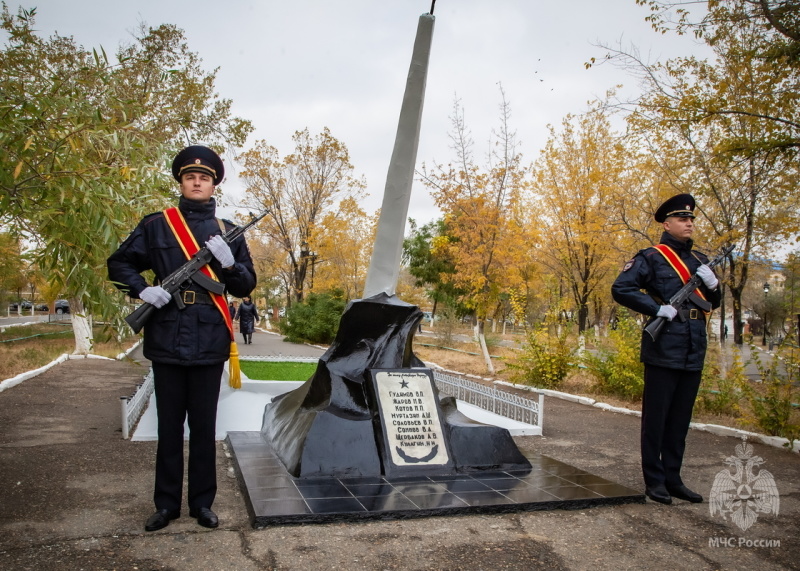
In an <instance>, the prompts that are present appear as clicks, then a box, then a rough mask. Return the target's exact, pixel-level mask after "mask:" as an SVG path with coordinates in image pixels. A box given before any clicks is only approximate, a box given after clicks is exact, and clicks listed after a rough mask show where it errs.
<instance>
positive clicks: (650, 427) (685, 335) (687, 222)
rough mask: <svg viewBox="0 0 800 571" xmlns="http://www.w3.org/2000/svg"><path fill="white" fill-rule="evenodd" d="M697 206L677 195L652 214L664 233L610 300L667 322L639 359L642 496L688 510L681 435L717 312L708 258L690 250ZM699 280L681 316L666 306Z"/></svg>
mask: <svg viewBox="0 0 800 571" xmlns="http://www.w3.org/2000/svg"><path fill="white" fill-rule="evenodd" d="M694 208H695V200H694V198H693V197H692V196H691V195H690V194H679V195H677V196H673V197H672V198H670V199H669V200H667V201H666V202H664V203H663V204H662V205H661V206H660V207H659V208H658V210H657V211H656V213H655V216H654V217H655V220H656V222H660V223H661V224H663V226H664V233H663V234H662V235H661V242H660V244H658V245H657V246H654V247H651V248H646V249H644V250H641V251H639V252H638V253H637V254H636V255H635V256H634V257H633V259H632V260H630V261H629V262H627V263H626V264H625V267H624V268H623V270H622V272H621V273H620V275H619V276H618V277H617V279H616V281H615V282H614V285H613V286H612V287H611V294H612V296H613V297H614V300H615V301H616V302H617V303H619V304H621V305H624V306H625V307H628V308H630V309H633V310H634V311H638V312H639V313H643V314H644V315H648V316H650V318H651V319H650V320H652V319H654V318H655V317H657V316H658V317H664V318H665V319H667V320H668V323H667V324H666V325H665V327H664V328H663V329H662V331H661V335H660V336H659V337H658V339H657V340H656V341H653V339H651V338H650V335H649V334H648V333H646V332H645V331H642V344H641V360H642V362H643V363H644V395H643V397H642V434H641V446H642V471H643V474H644V482H645V494H647V496H648V497H649V498H650V499H651V500H653V501H656V502H660V503H662V504H670V503H672V498H673V497H675V498H679V499H682V500H686V501H689V502H693V503H699V502H702V501H703V497H702V496H701V495H700V494H698V493H696V492H693V491H692V490H690V489H689V488H687V487H686V486H685V485H684V483H683V480H682V479H681V465H682V464H683V454H684V450H685V448H686V434H687V432H688V431H689V422H690V421H691V418H692V408H693V407H694V401H695V398H696V397H697V391H698V388H699V387H700V377H701V374H702V371H703V361H704V360H705V355H706V345H707V340H706V321H707V319H708V316H709V315H710V313H711V310H712V309H714V308H717V307H719V304H720V291H719V280H718V279H717V276H716V275H714V271H713V270H712V269H710V268H709V267H708V266H707V265H706V264H708V258H707V257H706V256H705V255H704V254H702V253H701V252H698V251H695V250H692V246H693V242H692V239H691V236H692V232H693V231H694V218H695V216H694ZM695 273H696V274H697V275H698V276H700V278H701V279H702V280H703V284H702V285H701V286H700V287H699V288H698V290H696V291H695V292H694V293H693V294H692V296H691V297H690V299H689V300H687V301H686V302H685V303H684V305H683V306H682V307H681V308H680V309H677V310H676V309H675V308H674V307H672V306H671V305H668V303H669V299H670V298H671V297H672V296H673V295H674V294H675V293H677V292H678V290H679V289H680V288H681V287H683V285H684V283H685V282H686V280H687V279H688V278H689V277H691V275H693V274H695Z"/></svg>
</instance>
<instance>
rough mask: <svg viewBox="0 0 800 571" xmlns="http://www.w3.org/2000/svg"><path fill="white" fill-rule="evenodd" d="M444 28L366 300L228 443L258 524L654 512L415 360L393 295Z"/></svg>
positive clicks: (396, 164) (402, 308)
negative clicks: (496, 417)
mask: <svg viewBox="0 0 800 571" xmlns="http://www.w3.org/2000/svg"><path fill="white" fill-rule="evenodd" d="M434 2H435V0H434ZM434 21H435V19H434V16H433V5H432V6H431V11H430V13H427V14H423V15H421V16H420V18H419V23H418V27H417V35H416V39H415V42H414V48H413V53H412V58H411V65H410V68H409V72H408V79H407V83H406V89H405V94H404V97H403V102H402V107H401V112H400V118H399V121H398V127H397V134H396V137H395V145H394V149H393V152H392V158H391V161H390V164H389V170H388V174H387V179H386V187H385V190H384V196H383V204H382V209H381V215H380V219H379V222H378V230H377V234H376V239H375V244H374V248H373V254H372V259H371V262H370V266H369V270H368V273H367V278H366V285H365V288H364V294H363V297H362V299H359V300H354V301H352V302H350V303H349V304H348V306H347V308H346V309H345V312H344V314H343V315H342V318H341V321H340V325H339V329H338V332H337V335H336V338H335V340H334V342H333V343H332V344H331V346H330V348H329V349H328V350H327V351H326V352H325V354H324V355H323V356H322V357H321V358H320V360H319V362H318V365H317V369H316V371H315V373H314V374H313V375H312V377H311V378H310V379H309V380H308V381H307V382H305V383H304V384H303V385H302V386H301V387H299V388H297V389H295V390H293V391H291V392H288V393H285V394H283V395H280V396H278V397H275V399H273V401H272V403H270V404H268V405H267V406H266V407H265V410H264V415H263V421H262V428H261V431H260V433H258V434H257V435H254V434H252V433H229V435H228V442H229V445H230V447H231V449H232V451H233V455H234V458H235V460H236V462H237V468H238V476H239V478H240V481H241V482H242V485H243V487H244V489H245V492H246V493H245V496H246V498H247V502H248V509H249V511H250V515H251V519H252V521H253V523H254V525H255V526H261V525H270V524H274V523H285V522H307V521H316V522H319V521H329V520H338V521H340V520H342V519H348V518H363V517H379V518H386V517H411V516H420V515H431V514H440V513H466V512H474V511H490V512H497V511H513V510H518V509H534V508H531V506H534V505H541V504H542V503H544V504H547V505H549V506H550V507H560V506H564V505H566V504H569V505H571V506H573V507H583V506H584V505H588V504H587V502H588V503H598V502H599V503H620V502H621V501H639V499H641V501H644V497H643V496H641V495H638V496H637V494H636V493H635V492H633V491H632V490H629V489H627V488H623V487H622V486H617V485H616V484H611V483H610V482H607V483H608V484H611V486H612V487H609V488H608V489H606V490H605V491H606V492H607V493H606V494H598V493H594V492H591V491H590V490H588V489H587V488H584V487H582V486H580V485H578V484H575V485H574V487H575V488H577V489H578V493H577V494H576V493H575V491H576V490H575V489H573V484H572V483H571V482H570V481H569V480H567V479H564V478H561V477H558V476H554V477H555V480H557V481H558V482H555V481H554V480H547V479H545V480H541V478H540V477H541V476H542V474H543V473H546V474H551V472H549V471H547V469H546V467H549V468H550V470H555V471H556V472H557V471H558V470H561V472H562V473H563V472H571V473H574V474H576V475H577V474H580V475H582V476H587V477H592V478H596V477H594V476H592V475H591V474H587V473H584V472H582V471H580V470H575V469H574V468H571V467H567V468H566V469H564V468H563V466H566V465H563V464H561V463H559V462H557V461H555V460H552V459H549V458H545V457H539V456H537V457H536V462H535V464H536V465H535V466H533V465H532V464H531V461H530V460H529V459H528V458H526V456H525V455H523V454H522V453H521V452H520V451H519V449H518V448H517V446H516V444H515V443H514V441H513V439H512V438H511V436H510V434H509V432H508V431H507V430H505V429H501V428H498V427H496V426H490V425H486V424H482V423H479V422H476V421H473V420H471V419H469V418H467V417H466V416H464V415H463V414H461V413H460V412H459V411H458V409H457V405H456V401H455V400H454V399H453V398H452V397H447V398H444V399H440V398H439V395H438V391H437V389H436V386H435V384H434V382H433V374H432V372H431V370H430V369H428V368H426V367H425V364H424V363H423V362H422V361H420V359H418V358H417V357H416V356H415V355H414V353H413V351H412V341H413V335H414V332H415V331H416V330H417V325H418V323H419V321H420V320H421V319H422V315H423V314H422V312H421V311H420V310H419V308H418V307H416V306H414V305H411V304H408V303H406V302H404V301H402V300H400V299H398V298H397V296H396V295H395V289H396V285H397V280H398V276H399V271H400V258H401V254H402V243H403V237H404V233H405V222H406V217H407V214H408V206H409V201H410V197H411V185H412V182H413V178H414V166H415V163H416V155H417V148H418V144H419V134H420V125H421V118H422V108H423V102H424V94H425V84H426V79H427V71H428V62H429V58H430V49H431V43H432V38H433V28H434ZM553 475H554V474H553ZM399 482H402V485H399V484H398V483H399ZM537 482H538V483H539V484H541V483H542V482H550V483H551V484H553V483H557V484H558V485H559V486H562V485H563V486H566V487H567V488H569V489H570V490H569V492H561V495H559V493H550V492H547V491H545V490H544V489H543V488H542V487H541V486H540V485H538V484H537ZM604 482H605V481H604ZM614 486H616V487H614ZM565 502H566V503H565ZM526 506H527V507H526ZM535 509H541V507H538V508H535Z"/></svg>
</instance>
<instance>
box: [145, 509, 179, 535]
mask: <svg viewBox="0 0 800 571" xmlns="http://www.w3.org/2000/svg"><path fill="white" fill-rule="evenodd" d="M179 517H181V512H180V511H178V510H158V511H157V512H156V513H154V514H153V515H151V516H150V517H149V518H148V520H147V522H145V524H144V530H145V531H156V530H159V529H163V528H165V527H167V526H168V525H169V522H170V520H173V519H178V518H179Z"/></svg>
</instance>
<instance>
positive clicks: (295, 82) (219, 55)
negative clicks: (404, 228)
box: [8, 0, 701, 223]
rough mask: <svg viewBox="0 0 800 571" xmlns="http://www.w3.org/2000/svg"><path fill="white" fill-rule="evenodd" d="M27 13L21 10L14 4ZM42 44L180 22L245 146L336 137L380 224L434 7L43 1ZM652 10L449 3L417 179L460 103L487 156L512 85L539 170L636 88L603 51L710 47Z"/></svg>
mask: <svg viewBox="0 0 800 571" xmlns="http://www.w3.org/2000/svg"><path fill="white" fill-rule="evenodd" d="M8 3H9V7H10V9H11V10H12V11H16V9H17V6H18V5H19V4H15V3H14V1H13V0H10V1H9V2H8ZM22 5H23V6H25V7H27V8H30V7H33V6H36V7H37V12H38V15H37V19H36V22H37V26H36V28H37V29H38V30H40V32H41V33H42V34H45V35H49V34H50V33H53V32H58V33H59V34H61V35H67V36H73V37H74V38H75V40H76V41H77V42H78V43H79V44H82V45H83V46H84V47H86V48H89V49H91V48H92V47H98V46H101V45H102V46H103V47H104V48H105V50H106V52H107V53H109V55H111V54H113V53H114V51H115V49H116V47H117V46H118V45H119V44H120V42H128V41H130V38H131V35H132V32H133V31H134V30H135V29H136V28H137V27H138V24H139V23H141V22H144V23H146V24H148V25H150V26H158V25H160V24H162V23H170V24H175V25H177V26H178V27H179V28H181V29H183V30H184V31H185V34H186V37H187V39H188V43H189V48H190V49H191V50H192V51H194V52H197V53H198V54H199V55H200V57H201V58H202V59H203V65H204V67H205V69H207V70H210V69H213V68H215V67H219V68H220V69H219V72H218V75H217V90H218V92H219V93H220V94H221V95H222V96H223V97H225V98H229V99H232V100H233V112H234V113H235V114H236V115H239V116H241V117H244V118H247V119H250V120H252V121H253V124H254V125H255V128H256V130H255V132H254V133H253V134H252V135H251V137H250V139H249V140H248V144H247V146H246V148H249V147H250V146H252V144H253V142H254V141H256V140H259V139H265V140H266V141H267V142H268V143H269V144H270V145H273V146H275V147H277V148H278V150H279V152H280V154H281V156H284V155H286V154H288V153H290V152H292V151H293V146H292V142H291V137H292V135H293V133H294V132H295V131H296V130H302V129H304V128H308V129H309V130H310V132H311V134H312V135H314V134H316V133H319V132H320V131H321V130H322V129H323V128H324V127H326V126H327V127H328V128H330V130H331V132H332V134H333V136H334V137H336V138H337V139H339V140H340V141H341V142H343V143H344V144H345V145H346V146H347V148H348V149H349V151H350V156H351V162H352V164H353V165H354V167H355V174H356V175H364V176H365V177H366V179H367V183H368V192H369V193H370V197H369V198H368V199H367V200H365V201H364V202H363V207H364V208H365V210H367V211H368V213H370V214H371V213H373V212H374V211H375V210H376V209H377V208H379V207H380V203H381V198H382V194H383V188H384V185H385V182H386V172H387V168H388V164H389V159H390V157H391V152H392V146H393V144H394V136H395V130H396V128H397V119H398V115H399V112H400V104H401V101H402V96H403V90H404V88H405V81H406V75H407V73H408V66H409V62H410V58H411V49H412V46H413V43H414V37H415V34H416V28H417V21H418V19H419V16H420V14H423V13H426V12H428V11H429V9H430V0H374V1H372V2H367V1H366V0H339V1H333V0H284V1H276V0H227V1H223V2H219V1H213V2H212V1H210V0H194V1H191V2H188V1H183V0H134V1H131V2H108V0H69V1H68V0H38V2H37V1H36V0H33V1H32V3H26V4H22ZM646 15H647V10H646V9H644V8H642V7H639V6H637V5H636V3H635V1H634V0H557V1H556V0H552V1H549V2H543V1H541V0H538V1H537V0H493V1H483V2H479V1H478V0H438V1H437V3H436V6H435V10H434V16H435V17H436V24H435V30H434V35H433V46H432V51H431V60H430V69H429V75H428V83H427V92H426V99H425V106H424V112H423V118H422V133H421V137H420V146H419V153H418V156H417V167H418V168H419V165H420V164H421V163H422V162H423V161H424V162H426V163H428V164H430V163H432V162H434V161H436V162H443V163H444V162H448V161H449V160H451V158H452V153H451V151H450V149H449V140H448V138H447V133H448V130H449V128H450V119H449V117H450V116H451V115H452V110H453V103H454V100H455V98H456V97H458V98H459V99H460V100H461V104H462V105H463V107H464V110H465V117H466V123H467V126H468V128H469V129H470V131H471V133H472V137H473V139H474V140H475V143H476V147H475V156H476V157H477V158H480V157H483V156H485V154H486V152H487V151H488V146H487V141H488V139H489V137H490V135H491V131H492V128H495V127H497V126H498V117H499V110H498V106H499V104H500V100H501V99H500V92H499V89H498V83H502V86H503V89H504V90H505V93H506V97H507V99H508V100H509V102H510V104H511V111H512V118H511V121H512V127H513V128H514V129H515V130H516V132H517V136H518V138H519V140H520V141H521V143H522V146H521V149H522V151H523V154H524V158H525V159H526V160H527V161H532V160H534V159H535V158H536V157H537V156H538V154H539V150H540V149H541V148H542V147H543V145H544V143H545V141H546V138H547V135H548V133H547V125H548V124H552V125H559V124H560V123H561V121H562V119H563V118H564V116H565V115H566V114H568V113H573V114H579V113H582V112H584V111H585V110H586V108H587V102H588V101H589V100H592V99H595V98H597V97H600V96H602V95H603V94H604V93H605V91H606V90H607V89H609V88H611V87H613V86H614V85H616V84H620V83H622V84H624V85H625V89H626V90H628V91H634V90H635V88H636V85H635V82H634V80H633V79H632V78H630V77H628V76H626V75H625V74H624V73H623V72H622V71H620V70H617V69H615V68H614V67H612V66H610V65H604V66H596V67H594V68H592V69H590V70H586V69H585V67H584V63H585V62H586V61H588V60H589V59H590V58H591V57H597V58H598V59H599V58H600V57H601V56H602V55H603V53H604V52H603V50H602V49H601V48H599V47H595V46H596V45H597V44H601V43H602V44H610V45H615V44H618V43H620V42H621V43H622V44H624V45H626V46H628V45H631V44H633V45H636V46H637V47H638V49H639V51H640V52H641V53H642V54H643V55H644V56H645V57H646V58H647V59H649V60H655V59H665V58H668V57H675V56H679V55H689V54H692V53H696V52H698V51H699V50H700V49H701V48H699V47H698V46H697V44H695V43H693V41H692V40H691V39H690V38H678V37H676V36H674V35H672V34H669V35H666V36H662V35H659V34H657V33H655V32H654V31H653V30H652V29H651V28H650V25H649V24H648V23H647V22H645V21H644V18H645V16H646ZM224 158H225V160H226V171H227V180H226V182H225V183H223V188H224V189H225V191H226V193H230V194H233V195H236V194H238V193H241V189H242V188H243V185H242V184H241V182H240V181H239V177H238V172H239V170H240V169H238V168H237V167H236V165H233V164H232V161H231V159H232V157H224ZM437 215H438V212H437V210H436V209H435V206H434V205H433V201H432V200H431V198H430V197H429V195H428V192H427V190H426V189H425V188H424V187H423V186H422V185H421V184H420V183H415V186H414V190H413V194H412V200H411V207H410V210H409V216H410V217H412V218H415V219H417V220H418V221H420V222H422V223H424V222H428V221H430V220H432V219H434V218H435V217H437Z"/></svg>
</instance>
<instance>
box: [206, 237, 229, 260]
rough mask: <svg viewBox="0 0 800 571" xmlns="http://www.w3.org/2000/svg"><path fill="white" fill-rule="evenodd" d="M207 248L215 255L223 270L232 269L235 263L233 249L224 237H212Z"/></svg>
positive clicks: (207, 243)
mask: <svg viewBox="0 0 800 571" xmlns="http://www.w3.org/2000/svg"><path fill="white" fill-rule="evenodd" d="M206 248H208V250H209V252H211V253H212V254H214V257H215V258H216V259H217V260H219V263H220V264H222V267H223V268H230V267H231V266H232V265H233V264H234V263H235V260H234V259H233V252H231V247H230V246H228V244H227V242H225V240H224V239H223V237H222V236H220V235H216V236H212V237H211V239H210V240H209V241H208V242H206Z"/></svg>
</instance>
